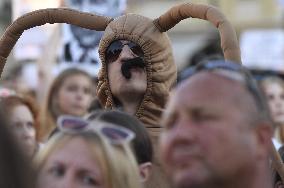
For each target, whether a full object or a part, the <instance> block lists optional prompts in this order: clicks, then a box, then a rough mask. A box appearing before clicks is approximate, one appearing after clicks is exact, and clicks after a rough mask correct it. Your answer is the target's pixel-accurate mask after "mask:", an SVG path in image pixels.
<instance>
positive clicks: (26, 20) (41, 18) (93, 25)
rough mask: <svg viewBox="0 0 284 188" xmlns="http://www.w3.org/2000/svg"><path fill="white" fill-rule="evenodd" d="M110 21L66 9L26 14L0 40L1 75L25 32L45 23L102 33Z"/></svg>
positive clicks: (104, 17) (107, 18) (105, 18)
mask: <svg viewBox="0 0 284 188" xmlns="http://www.w3.org/2000/svg"><path fill="white" fill-rule="evenodd" d="M112 20H113V19H112V18H109V17H106V16H99V15H96V14H90V13H83V12H80V11H76V10H72V9H68V8H54V9H42V10H36V11H33V12H30V13H27V14H25V15H23V16H21V17H19V18H18V19H17V20H15V21H14V22H13V23H12V24H11V25H10V26H9V27H8V28H7V30H6V31H5V33H4V34H3V36H2V37H1V39H0V71H1V74H2V71H3V68H4V65H5V63H6V60H7V57H8V56H9V54H10V52H11V50H12V49H13V47H14V46H15V44H16V42H17V41H18V39H19V38H20V37H21V35H22V34H23V32H24V31H25V30H28V29H30V28H33V27H36V26H41V25H44V24H46V23H50V24H54V23H67V24H72V25H76V26H79V27H83V28H87V29H92V30H96V31H104V30H105V28H106V26H107V25H108V23H109V22H111V21H112Z"/></svg>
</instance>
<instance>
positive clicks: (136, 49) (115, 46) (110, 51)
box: [105, 40, 144, 63]
mask: <svg viewBox="0 0 284 188" xmlns="http://www.w3.org/2000/svg"><path fill="white" fill-rule="evenodd" d="M125 45H127V46H128V47H129V48H130V49H131V51H132V52H133V53H134V54H135V55H137V56H138V57H141V58H144V52H143V50H142V49H141V47H140V46H139V45H138V44H136V43H134V42H131V41H129V42H127V43H125V44H124V43H122V42H121V41H120V40H115V41H113V42H112V43H111V44H110V45H109V46H108V48H107V50H106V57H105V58H106V62H107V63H109V62H114V61H116V60H117V59H118V57H119V55H120V53H121V51H122V48H123V47H124V46H125Z"/></svg>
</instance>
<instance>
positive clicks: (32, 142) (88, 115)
mask: <svg viewBox="0 0 284 188" xmlns="http://www.w3.org/2000/svg"><path fill="white" fill-rule="evenodd" d="M52 11H55V10H50V12H48V11H47V12H48V15H49V16H50V17H52V19H53V22H52V23H54V22H59V21H57V19H58V20H61V18H57V17H56V16H58V15H60V16H66V17H67V16H68V11H66V9H65V10H64V11H66V12H63V13H62V14H58V12H52ZM58 11H60V10H58ZM53 13H54V15H53ZM69 13H70V12H69ZM73 13H74V14H73ZM78 13H79V14H78V15H79V16H80V18H81V19H82V20H84V14H83V13H80V12H78ZM37 14H42V13H41V12H37V13H32V14H30V15H29V16H30V17H29V16H25V17H23V19H30V20H28V21H30V22H29V23H30V25H33V24H34V23H33V21H35V20H36V18H35V17H36V16H37ZM75 14H76V11H72V16H73V17H75V18H78V17H76V15H75ZM87 16H89V14H88V15H87ZM189 17H194V18H199V19H205V20H208V21H209V22H211V23H213V24H214V25H215V26H216V27H217V29H218V30H219V33H220V38H221V41H222V45H221V48H220V49H221V52H220V50H219V51H218V54H214V52H213V54H210V55H209V54H207V53H206V54H204V53H203V56H204V57H202V58H201V57H200V56H199V57H198V58H196V59H195V62H194V65H190V67H189V68H188V69H186V70H185V71H184V72H182V73H181V74H180V75H179V76H178V72H177V68H176V65H175V62H174V60H173V59H174V58H173V52H172V48H171V42H170V39H169V37H168V35H167V32H166V31H167V30H169V29H170V28H172V27H174V25H176V24H177V23H178V22H179V21H180V20H182V19H186V18H189ZM100 18H102V19H101V20H99V19H100ZM96 19H98V20H97V21H98V22H99V23H100V27H98V28H102V27H103V25H105V26H104V27H105V28H104V29H103V30H104V34H103V36H102V38H101V40H100V44H99V55H100V61H101V65H102V66H101V69H100V72H99V74H98V76H97V78H94V77H93V76H91V75H89V73H87V72H86V71H84V70H81V69H78V68H68V69H66V70H64V71H62V72H61V73H60V74H59V75H58V76H57V77H56V78H55V79H54V80H53V82H52V84H51V86H50V88H49V92H48V94H47V98H46V101H45V104H44V105H43V106H40V105H39V103H38V102H37V101H36V98H32V97H31V96H30V95H29V96H26V95H24V93H20V92H19V91H12V90H9V88H5V89H4V88H2V89H1V90H0V120H1V122H2V126H1V131H0V145H1V147H0V148H1V152H0V166H1V168H0V174H1V177H2V178H0V187H7V188H14V187H15V188H16V187H30V188H32V187H35V188H57V187H58V188H62V187H68V188H71V187H76V188H83V187H97V188H98V187H100V188H142V187H144V188H167V187H169V188H244V187H246V188H281V187H283V185H284V183H283V179H282V178H283V177H284V174H283V171H281V169H283V164H282V161H281V157H283V153H284V152H283V147H280V154H281V156H279V154H278V153H275V152H274V148H275V147H276V144H278V145H279V146H281V145H282V144H283V142H284V81H283V80H282V79H281V78H280V77H276V76H273V77H272V76H270V77H265V78H263V79H261V80H259V81H258V82H257V81H256V80H255V78H254V77H253V75H252V74H251V73H250V71H249V70H248V69H247V68H246V67H244V66H242V65H241V60H240V59H241V58H240V50H239V47H238V42H237V38H236V34H235V31H234V30H233V29H232V26H231V24H230V23H229V21H228V20H227V19H226V17H225V16H224V15H223V14H222V13H221V12H220V11H219V10H218V9H216V8H215V7H213V6H209V5H199V4H192V3H185V4H182V5H178V6H176V7H173V8H172V9H170V10H169V11H168V12H166V13H165V14H164V15H162V16H161V17H159V18H157V19H154V20H152V19H150V18H147V17H144V16H141V15H135V14H125V15H122V16H119V17H117V18H115V19H112V18H103V17H96ZM75 20H76V19H75ZM20 21H23V20H18V21H16V23H19V22H20ZM35 22H36V21H35ZM46 22H48V21H46ZM69 22H70V23H73V22H72V20H71V21H70V20H69ZM74 24H75V25H76V24H77V25H78V23H77V22H76V21H74ZM18 25H21V24H18ZM18 25H17V24H16V26H18ZM86 25H87V24H86ZM86 25H84V26H86ZM79 26H80V24H79ZM10 28H12V29H11V30H12V31H14V30H13V25H12V26H11V27H10ZM24 29H26V27H24ZM98 30H99V29H98ZM101 30H102V29H100V30H99V31H101ZM17 31H19V28H18V30H17ZM20 32H21V31H20ZM10 36H11V35H9V30H8V31H7V33H6V35H5V34H4V36H3V40H1V41H4V42H7V43H4V44H5V45H7V46H13V45H11V44H10V43H9V42H11V41H13V40H10V39H9V40H8V39H7V37H10ZM13 36H14V35H13ZM17 36H18V35H17ZM6 39H7V40H6ZM1 45H3V44H1V42H0V52H1V50H2V49H3V48H4V47H2V46H1ZM215 45H216V44H215ZM218 45H219V46H220V44H218ZM5 49H6V48H5ZM7 51H9V50H7V49H6V50H5V52H7ZM3 54H4V53H0V55H1V57H0V61H1V62H2V63H5V61H4V62H3V60H2V59H5V57H4V56H5V54H4V55H3ZM211 55H212V56H211ZM178 77H179V79H178V82H177V78H178ZM273 141H274V142H273ZM273 143H274V144H273ZM277 148H278V147H277ZM275 155H276V156H277V155H278V156H279V158H275V157H273V156H275ZM277 160H278V161H277ZM279 160H280V161H279ZM275 164H276V165H275ZM277 164H278V166H277Z"/></svg>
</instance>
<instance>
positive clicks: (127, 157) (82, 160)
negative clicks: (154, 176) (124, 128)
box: [35, 125, 140, 188]
mask: <svg viewBox="0 0 284 188" xmlns="http://www.w3.org/2000/svg"><path fill="white" fill-rule="evenodd" d="M94 126H95V125H94ZM35 164H36V168H37V170H38V173H39V177H38V187H39V188H45V187H46V186H47V185H49V186H51V182H52V187H54V188H56V187H63V185H66V186H67V187H68V185H69V183H70V184H72V185H73V186H74V187H78V188H79V187H86V186H89V187H94V186H97V187H102V188H125V187H133V188H138V187H140V184H139V175H138V170H137V164H136V161H135V159H134V156H133V154H132V153H131V152H130V148H129V146H128V145H127V144H119V145H113V144H111V143H110V142H109V141H108V140H107V139H106V138H104V137H102V136H101V135H100V134H97V133H95V132H93V131H87V132H81V133H78V134H67V133H62V132H58V133H56V134H55V135H53V136H52V137H51V139H50V140H49V141H48V142H47V144H46V145H45V146H44V148H43V149H42V150H41V151H40V152H39V153H38V155H37V156H36V158H35ZM136 172H137V173H136ZM47 182H48V183H47Z"/></svg>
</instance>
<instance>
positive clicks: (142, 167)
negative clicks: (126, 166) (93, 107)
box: [87, 110, 153, 184]
mask: <svg viewBox="0 0 284 188" xmlns="http://www.w3.org/2000/svg"><path fill="white" fill-rule="evenodd" d="M87 120H88V121H93V120H95V121H96V120H98V121H102V122H107V123H112V124H113V125H115V126H118V127H120V126H121V127H125V128H127V129H129V130H131V131H133V132H134V133H135V135H136V136H135V138H134V139H133V140H132V142H131V145H132V148H133V150H134V154H135V157H136V160H137V162H138V167H139V172H140V177H141V178H140V179H141V181H142V182H143V183H145V184H146V182H147V181H149V179H150V177H151V172H152V168H153V165H152V162H153V146H152V142H151V139H150V135H149V133H148V132H147V129H146V128H145V127H144V125H143V124H142V123H141V122H140V121H139V120H138V119H137V118H136V117H134V116H132V115H129V114H127V113H125V112H121V111H115V110H111V111H94V112H91V113H90V114H88V115H87Z"/></svg>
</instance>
